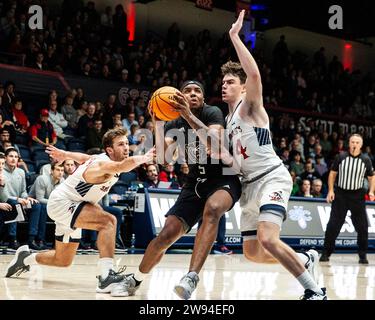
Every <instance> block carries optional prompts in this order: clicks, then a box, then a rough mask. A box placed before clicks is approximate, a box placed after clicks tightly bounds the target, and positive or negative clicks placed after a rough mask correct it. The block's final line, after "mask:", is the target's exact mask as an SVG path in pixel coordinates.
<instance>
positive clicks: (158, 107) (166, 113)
mask: <svg viewBox="0 0 375 320" xmlns="http://www.w3.org/2000/svg"><path fill="white" fill-rule="evenodd" d="M176 92H179V91H178V89H176V88H173V87H169V86H164V87H161V88H159V89H158V90H156V91H155V92H154V93H153V95H152V97H151V99H150V102H149V108H150V114H152V115H154V116H155V118H157V119H159V120H163V121H171V120H174V119H177V118H178V117H179V116H180V113H179V112H178V111H176V110H175V109H174V107H173V105H172V104H171V101H172V100H173V94H175V93H176Z"/></svg>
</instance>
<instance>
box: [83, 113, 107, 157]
mask: <svg viewBox="0 0 375 320" xmlns="http://www.w3.org/2000/svg"><path fill="white" fill-rule="evenodd" d="M104 133H105V131H104V130H103V124H102V120H101V119H96V120H95V122H94V127H93V128H89V129H88V132H87V136H86V148H87V154H99V153H102V152H104V150H103V143H102V139H103V136H104Z"/></svg>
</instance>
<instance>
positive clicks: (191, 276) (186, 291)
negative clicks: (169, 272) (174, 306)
mask: <svg viewBox="0 0 375 320" xmlns="http://www.w3.org/2000/svg"><path fill="white" fill-rule="evenodd" d="M198 282H199V277H198V274H197V273H196V272H193V271H192V272H189V273H188V274H186V275H184V276H183V277H182V278H181V280H180V283H179V284H178V285H176V286H175V287H174V292H175V293H176V294H177V295H178V296H179V297H180V298H181V299H184V300H188V299H190V297H191V294H192V293H193V291H194V290H195V288H196V287H197V285H198Z"/></svg>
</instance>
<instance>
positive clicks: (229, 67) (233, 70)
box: [221, 61, 247, 84]
mask: <svg viewBox="0 0 375 320" xmlns="http://www.w3.org/2000/svg"><path fill="white" fill-rule="evenodd" d="M221 74H222V76H223V77H224V76H225V75H227V74H232V75H234V76H237V77H238V78H240V82H241V84H243V83H245V82H246V78H247V76H246V73H245V71H244V70H243V69H242V66H241V64H240V63H239V62H233V61H228V62H227V63H225V64H223V65H222V66H221Z"/></svg>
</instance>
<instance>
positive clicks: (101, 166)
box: [84, 147, 156, 182]
mask: <svg viewBox="0 0 375 320" xmlns="http://www.w3.org/2000/svg"><path fill="white" fill-rule="evenodd" d="M155 150H156V149H155V147H153V148H151V149H150V150H149V151H148V152H147V153H146V154H144V155H141V156H133V157H129V158H127V159H124V160H122V161H99V162H97V163H95V164H93V165H92V166H89V167H88V168H87V169H86V172H85V174H84V178H85V179H86V181H87V182H89V180H90V181H93V180H95V178H98V177H102V176H104V175H114V174H116V173H121V172H129V171H131V170H133V169H135V168H136V167H138V166H139V165H141V164H143V163H147V162H150V161H153V160H154V158H155V157H156V151H155Z"/></svg>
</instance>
